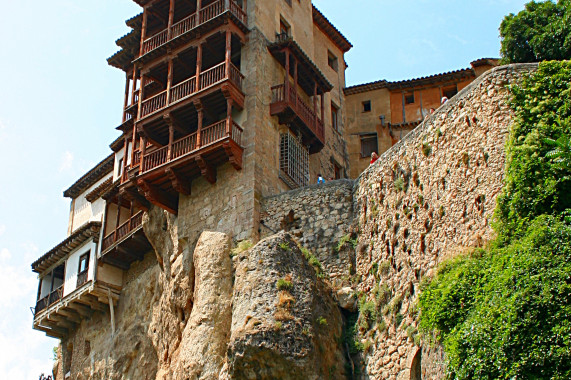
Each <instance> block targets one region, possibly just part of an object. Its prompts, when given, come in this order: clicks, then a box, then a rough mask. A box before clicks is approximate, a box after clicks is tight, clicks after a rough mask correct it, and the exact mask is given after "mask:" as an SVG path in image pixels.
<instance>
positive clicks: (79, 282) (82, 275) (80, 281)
mask: <svg viewBox="0 0 571 380" xmlns="http://www.w3.org/2000/svg"><path fill="white" fill-rule="evenodd" d="M87 272H88V271H87V270H84V271H83V272H81V273H79V274H78V275H77V287H78V288H79V287H80V286H83V284H85V283H86V282H87Z"/></svg>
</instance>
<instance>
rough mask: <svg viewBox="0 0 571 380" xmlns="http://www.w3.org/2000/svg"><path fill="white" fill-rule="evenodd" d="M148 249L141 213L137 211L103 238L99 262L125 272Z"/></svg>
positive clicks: (141, 257) (148, 244) (149, 247)
mask: <svg viewBox="0 0 571 380" xmlns="http://www.w3.org/2000/svg"><path fill="white" fill-rule="evenodd" d="M150 249H151V245H150V243H149V241H148V240H147V238H146V236H145V234H144V233H143V211H139V212H138V213H136V214H135V215H133V216H132V217H131V218H129V219H128V220H127V221H125V222H124V223H123V224H121V225H120V226H119V227H118V228H117V229H115V230H114V231H112V232H111V233H110V234H108V235H107V236H105V237H104V238H103V242H102V243H101V259H100V261H101V262H103V263H107V264H110V265H113V266H116V267H118V268H121V269H124V270H127V269H129V266H130V265H131V264H132V263H133V262H134V261H137V260H142V259H143V257H144V255H145V253H147V252H148V251H149V250H150Z"/></svg>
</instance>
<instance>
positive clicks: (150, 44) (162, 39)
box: [141, 0, 248, 55]
mask: <svg viewBox="0 0 571 380" xmlns="http://www.w3.org/2000/svg"><path fill="white" fill-rule="evenodd" d="M227 11H229V12H230V13H232V14H233V15H234V16H235V17H236V18H237V19H238V21H240V22H241V23H242V24H244V25H247V23H248V18H247V16H246V12H245V11H244V10H243V9H242V8H241V7H240V6H239V5H238V4H237V3H236V2H235V1H234V0H218V1H215V2H213V3H212V4H209V5H207V6H205V7H204V8H202V9H200V10H199V11H198V12H195V13H193V14H191V15H190V16H188V17H186V18H184V19H182V20H180V21H179V22H177V23H175V24H173V25H172V26H171V31H170V38H169V30H168V28H167V29H164V30H162V31H161V32H159V33H157V34H155V35H153V36H152V37H149V38H147V39H146V40H145V41H144V42H143V48H142V51H141V55H145V54H147V53H149V52H151V51H153V50H155V49H156V48H158V47H160V46H162V45H164V44H166V43H167V42H168V41H171V40H173V39H174V38H177V37H178V36H181V35H183V34H185V33H187V32H189V31H191V30H192V29H195V28H197V27H198V26H200V25H202V24H205V23H207V22H209V21H210V20H212V19H214V18H216V17H218V16H220V15H221V14H223V13H224V12H227ZM197 19H198V20H197Z"/></svg>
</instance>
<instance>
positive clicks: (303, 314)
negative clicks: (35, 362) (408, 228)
mask: <svg viewBox="0 0 571 380" xmlns="http://www.w3.org/2000/svg"><path fill="white" fill-rule="evenodd" d="M143 227H144V229H145V233H146V234H147V236H148V238H149V241H150V242H151V244H152V245H153V247H154V249H155V253H152V252H151V253H149V254H147V255H146V258H145V261H144V262H143V263H136V264H134V265H133V267H132V269H131V270H130V271H129V272H128V273H127V278H128V281H130V282H127V284H126V286H125V288H124V289H123V292H122V298H121V302H120V304H119V307H118V310H117V312H116V319H117V332H116V333H115V335H113V332H112V331H111V328H110V315H109V311H108V310H101V312H98V313H95V314H94V315H93V316H92V318H91V319H90V320H86V321H83V322H82V324H81V326H80V327H79V329H78V330H77V331H76V332H75V333H74V334H73V335H72V336H70V337H69V339H67V340H66V341H65V342H62V347H63V357H62V359H61V362H63V363H62V364H64V365H63V367H65V366H66V364H65V363H66V361H67V367H68V368H69V371H70V372H71V374H72V375H73V376H74V377H73V378H78V379H106V380H107V379H117V380H118V379H137V380H138V379H149V380H150V379H157V380H189V379H205V380H206V379H212V380H214V379H276V378H279V379H300V378H304V379H320V378H324V377H327V378H331V379H338V378H343V373H344V372H343V371H344V367H343V352H342V350H340V349H339V348H338V347H339V344H338V342H339V338H340V337H341V334H342V325H343V321H342V316H341V313H340V311H339V309H338V307H337V305H336V303H335V301H334V300H333V298H332V296H331V290H330V289H329V288H327V287H326V285H325V283H323V281H322V280H321V279H319V278H318V277H317V275H316V271H315V269H314V268H313V267H312V266H310V265H309V264H308V262H307V260H306V259H305V257H304V255H303V254H302V253H301V251H300V249H299V248H298V246H297V243H296V242H294V241H293V240H292V238H291V236H290V235H288V234H286V233H281V234H278V235H276V236H273V237H270V238H268V239H266V240H264V241H262V242H260V243H259V244H258V245H256V246H255V247H253V248H251V249H250V250H249V251H246V252H242V253H240V254H239V255H237V256H236V257H235V258H234V263H233V262H232V260H231V258H230V257H231V252H230V248H231V240H230V238H229V236H227V235H225V234H223V233H219V232H203V233H202V235H201V236H200V238H199V240H198V242H197V244H196V247H195V249H194V250H193V251H191V250H190V249H189V247H188V244H187V242H186V241H185V240H184V239H182V240H179V238H178V230H177V224H176V223H175V218H174V217H172V216H169V215H168V214H167V213H165V212H163V211H162V210H158V209H152V210H151V211H150V213H149V214H148V215H147V216H146V217H145V219H144V222H143ZM155 258H156V260H155ZM234 274H235V275H234ZM280 280H283V281H287V283H289V285H287V284H286V285H283V284H281V282H280V283H278V282H279V281H280ZM60 368H62V366H61V365H60V366H58V369H60ZM58 373H59V375H58V377H56V378H57V379H58V380H59V379H60V378H62V376H63V371H62V370H59V371H58Z"/></svg>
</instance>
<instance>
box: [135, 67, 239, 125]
mask: <svg viewBox="0 0 571 380" xmlns="http://www.w3.org/2000/svg"><path fill="white" fill-rule="evenodd" d="M228 74H229V75H227V72H226V62H222V63H219V64H218V65H216V66H214V67H211V68H209V69H208V70H205V71H203V72H202V73H200V81H199V88H198V89H197V88H196V77H192V78H189V79H187V80H185V81H184V82H181V83H179V84H177V85H176V86H173V87H172V88H171V90H170V99H169V100H168V104H167V92H166V90H165V91H163V92H161V93H159V94H157V95H155V96H153V97H151V98H149V99H147V100H144V101H143V103H142V106H141V118H144V117H146V116H149V115H151V114H153V113H155V112H158V111H160V110H162V109H164V108H166V107H167V106H169V105H171V104H173V103H176V102H178V101H180V100H183V99H186V98H188V97H189V96H192V95H193V94H196V93H197V92H198V91H202V90H205V89H207V88H209V87H212V86H214V85H216V84H218V83H220V82H222V81H225V80H230V81H232V82H233V83H234V84H235V85H236V87H238V88H239V89H240V90H242V82H243V80H244V75H243V74H242V73H241V72H240V70H239V69H238V68H237V67H236V66H234V64H232V63H230V70H229V73H228Z"/></svg>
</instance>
